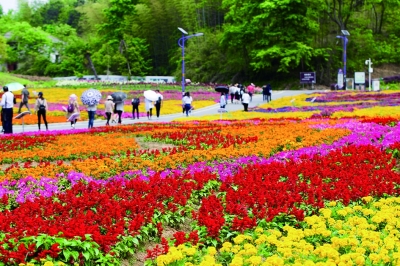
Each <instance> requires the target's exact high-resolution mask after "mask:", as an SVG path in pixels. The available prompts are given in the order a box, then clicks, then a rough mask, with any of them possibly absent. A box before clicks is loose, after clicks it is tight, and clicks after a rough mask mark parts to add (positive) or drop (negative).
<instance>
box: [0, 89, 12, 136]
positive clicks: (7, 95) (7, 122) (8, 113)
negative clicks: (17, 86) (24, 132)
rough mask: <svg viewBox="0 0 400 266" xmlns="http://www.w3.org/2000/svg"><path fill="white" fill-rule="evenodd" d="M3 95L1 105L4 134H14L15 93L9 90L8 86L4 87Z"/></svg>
mask: <svg viewBox="0 0 400 266" xmlns="http://www.w3.org/2000/svg"><path fill="white" fill-rule="evenodd" d="M3 91H4V94H3V97H1V104H0V105H1V106H2V107H3V109H2V111H3V112H2V113H3V117H2V118H3V129H4V134H12V133H13V128H12V127H13V125H12V119H13V107H14V94H12V93H11V92H9V91H8V87H7V86H4V87H3Z"/></svg>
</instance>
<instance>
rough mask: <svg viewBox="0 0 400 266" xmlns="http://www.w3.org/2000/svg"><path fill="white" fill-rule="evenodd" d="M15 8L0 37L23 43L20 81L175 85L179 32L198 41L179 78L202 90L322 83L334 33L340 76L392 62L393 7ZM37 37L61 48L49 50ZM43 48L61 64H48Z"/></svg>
mask: <svg viewBox="0 0 400 266" xmlns="http://www.w3.org/2000/svg"><path fill="white" fill-rule="evenodd" d="M18 6H19V10H18V11H17V12H16V13H9V14H7V15H2V16H1V15H0V24H1V25H2V27H1V28H0V32H1V33H2V34H5V33H7V32H9V31H10V30H11V29H13V31H15V29H16V28H17V26H21V25H22V28H19V29H21V32H22V36H25V35H26V36H27V37H26V40H25V39H24V40H22V39H21V40H22V41H21V40H20V41H21V44H19V43H20V41H18V45H17V46H14V47H13V48H12V49H11V48H8V49H7V57H8V59H7V62H8V63H14V62H18V63H19V67H20V69H19V70H18V72H20V73H26V74H38V75H50V76H59V75H60V76H65V75H78V76H80V75H84V74H91V73H93V71H94V70H96V72H98V73H99V74H106V73H108V74H122V75H128V76H129V75H132V76H134V75H146V74H148V75H175V76H176V77H178V80H180V76H181V63H182V62H181V49H180V48H179V47H178V45H177V41H178V39H179V38H180V37H181V33H180V32H179V31H178V30H177V27H182V28H184V29H185V30H186V31H187V32H188V33H189V34H192V33H195V32H204V33H205V35H204V37H201V38H193V39H190V40H188V41H187V42H186V45H185V63H186V76H187V77H188V78H190V79H192V80H194V81H200V82H242V83H246V82H248V81H252V82H257V81H258V80H260V81H265V80H269V82H270V83H273V84H281V83H282V82H287V80H290V79H295V80H298V72H300V71H316V72H317V76H318V77H320V78H319V79H318V81H319V82H323V83H326V84H329V83H331V82H332V81H333V80H335V79H336V77H335V75H336V72H337V71H336V70H337V69H338V68H340V67H342V64H343V63H342V44H341V42H340V41H339V42H338V39H337V38H336V36H337V35H340V30H341V29H347V30H349V31H350V33H351V35H350V37H349V43H348V47H347V48H348V49H347V54H348V60H347V65H348V67H347V72H348V73H349V74H348V77H351V76H352V74H351V73H353V72H354V71H359V70H360V64H361V63H362V62H363V61H364V60H366V59H367V58H371V59H372V60H373V61H374V67H375V68H376V67H379V65H380V64H400V56H399V54H400V53H399V49H400V47H399V39H398V36H399V35H400V26H399V25H400V23H399V20H400V16H399V15H400V9H399V7H400V0H371V1H351V0H329V1H322V0H307V1H301V0H271V1H264V0H256V1H248V0H245V1H234V0H203V1H200V2H199V1H197V2H196V1H193V0H182V1H176V0H141V1H138V0H134V1H131V0H96V1H94V0H90V1H84V0H49V1H34V2H32V1H28V0H18ZM19 29H18V31H19ZM34 31H37V32H38V38H36V39H35V38H34V37H33V36H32V32H34ZM44 32H45V34H47V39H49V35H51V36H54V37H57V38H58V39H59V40H61V42H53V41H50V43H47V42H46V41H44V38H43V36H44V34H43V33H44ZM19 37H21V36H19ZM1 43H4V41H1V40H0V54H1V55H0V56H2V60H3V61H4V58H5V57H4V52H1V51H4V45H3V46H1ZM11 43H16V40H15V38H14V37H13V39H12V40H8V44H9V46H10V44H11ZM27 43H28V44H34V43H36V45H33V46H32V48H31V47H30V45H28V46H26V44H27ZM43 45H45V47H46V48H43ZM38 46H40V47H42V48H40V49H39V48H38ZM15 47H16V48H15ZM27 47H29V51H26V48H27ZM51 50H53V52H54V51H57V52H58V53H59V55H60V61H58V62H51V60H50V58H49V53H50V51H51ZM0 60H1V59H0ZM90 61H92V62H93V66H94V67H93V66H92V64H90ZM360 62H361V63H360ZM40 66H41V67H40ZM363 66H364V65H363Z"/></svg>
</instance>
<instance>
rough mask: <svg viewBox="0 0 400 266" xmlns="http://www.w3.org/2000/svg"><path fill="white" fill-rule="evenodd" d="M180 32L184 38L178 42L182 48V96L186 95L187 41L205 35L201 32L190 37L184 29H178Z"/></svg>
mask: <svg viewBox="0 0 400 266" xmlns="http://www.w3.org/2000/svg"><path fill="white" fill-rule="evenodd" d="M178 30H179V31H180V32H182V38H180V39H179V40H178V45H179V47H181V48H182V95H183V94H184V93H185V41H186V40H187V39H190V38H193V37H198V36H203V35H204V33H202V32H199V33H195V34H192V35H188V33H187V32H186V31H185V30H184V29H182V28H179V27H178Z"/></svg>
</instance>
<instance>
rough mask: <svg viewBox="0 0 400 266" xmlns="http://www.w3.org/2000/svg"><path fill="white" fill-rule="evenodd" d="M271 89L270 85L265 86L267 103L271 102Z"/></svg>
mask: <svg viewBox="0 0 400 266" xmlns="http://www.w3.org/2000/svg"><path fill="white" fill-rule="evenodd" d="M271 96H272V87H271V85H270V84H268V85H267V102H270V101H272V97H271Z"/></svg>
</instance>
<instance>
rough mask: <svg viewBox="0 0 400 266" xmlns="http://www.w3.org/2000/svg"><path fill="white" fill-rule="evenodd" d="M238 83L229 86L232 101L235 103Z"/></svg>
mask: <svg viewBox="0 0 400 266" xmlns="http://www.w3.org/2000/svg"><path fill="white" fill-rule="evenodd" d="M236 85H237V84H235V85H232V86H230V87H229V95H230V96H231V103H233V100H234V99H235V92H236V89H237V87H236Z"/></svg>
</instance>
